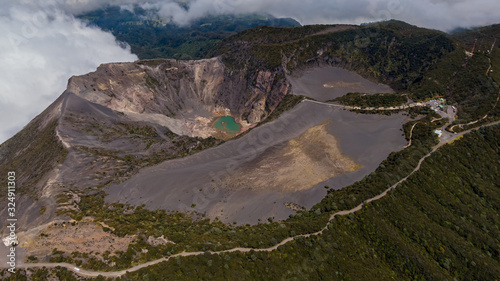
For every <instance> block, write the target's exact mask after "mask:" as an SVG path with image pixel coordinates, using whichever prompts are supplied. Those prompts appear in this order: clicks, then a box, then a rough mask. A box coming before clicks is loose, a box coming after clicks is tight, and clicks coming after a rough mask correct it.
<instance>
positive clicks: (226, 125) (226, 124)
mask: <svg viewBox="0 0 500 281" xmlns="http://www.w3.org/2000/svg"><path fill="white" fill-rule="evenodd" d="M214 127H215V128H216V129H219V130H221V131H224V132H225V133H226V134H228V135H234V134H236V133H238V132H239V131H240V130H241V125H240V124H238V123H236V122H235V121H234V118H233V117H231V116H222V117H219V118H218V119H217V120H215V123H214Z"/></svg>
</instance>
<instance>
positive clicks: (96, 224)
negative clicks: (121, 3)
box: [0, 10, 500, 280]
mask: <svg viewBox="0 0 500 281" xmlns="http://www.w3.org/2000/svg"><path fill="white" fill-rule="evenodd" d="M110 13H115V14H118V15H119V16H122V13H125V12H124V11H119V12H117V11H113V10H110ZM128 16H130V14H129V15H128ZM99 17H101V18H103V17H102V16H99ZM151 24H152V25H157V24H159V23H154V24H153V23H151ZM137 26H139V25H137ZM166 26H168V25H166ZM164 27H165V26H164ZM162 28H163V27H162ZM148 29H149V30H151V27H148ZM486 30H490V29H488V28H486ZM491 30H492V31H491V34H496V32H497V31H496V29H494V28H493V29H491ZM485 32H486V31H485ZM488 32H490V31H488ZM131 34H132V33H131ZM488 34H490V33H488ZM226 35H227V34H226ZM470 36H476V35H463V37H460V36H458V35H453V36H449V35H447V34H444V33H442V32H439V31H434V30H427V29H423V28H419V27H416V26H412V25H409V24H406V23H403V22H399V21H388V22H382V23H377V24H371V25H367V26H353V25H316V26H304V27H286V28H278V27H267V26H258V27H254V28H251V29H248V30H244V31H242V32H240V33H238V34H236V35H231V36H225V37H224V38H222V37H221V38H219V39H220V42H218V43H217V44H216V45H215V44H214V45H215V47H214V48H213V49H211V50H210V51H207V52H206V53H205V54H206V56H208V57H211V58H205V59H201V60H173V59H154V60H142V61H138V62H134V63H116V64H105V65H102V66H100V67H99V68H98V69H97V70H96V71H95V72H93V73H89V74H86V75H82V76H78V77H72V78H71V79H70V80H69V82H68V88H67V90H66V91H65V92H64V93H63V94H62V95H61V97H60V98H59V99H58V100H56V101H55V102H54V103H53V105H51V106H50V107H49V108H48V109H47V110H46V111H44V112H43V113H41V114H40V115H39V116H38V117H37V118H35V119H34V120H33V121H32V122H31V123H30V124H28V126H27V127H26V128H25V129H23V130H22V131H21V132H19V133H18V134H17V135H16V136H14V137H13V138H12V139H10V140H8V141H7V142H5V143H4V144H2V145H1V146H0V171H1V172H4V173H5V172H6V171H10V170H16V171H22V172H19V174H20V177H19V182H18V183H19V185H20V186H22V188H20V189H19V191H18V192H19V199H18V200H19V202H23V203H24V202H27V203H24V204H26V205H25V206H29V207H28V208H23V210H22V211H20V212H19V216H20V222H22V229H20V231H22V232H21V234H20V237H21V240H22V241H23V242H22V244H21V247H23V249H24V251H26V252H25V253H27V254H28V255H29V257H26V260H27V261H30V262H40V263H43V264H44V265H46V267H47V268H43V269H35V268H33V267H31V266H30V264H29V263H28V264H26V265H24V266H23V268H29V269H27V270H25V269H22V270H19V271H18V272H17V273H16V275H12V276H10V277H8V276H9V275H8V273H6V272H5V271H2V273H0V274H1V276H2V278H5V279H7V278H9V279H10V280H24V279H23V278H25V277H26V276H30V277H29V278H31V280H46V279H48V278H49V276H52V277H54V278H58V279H60V280H77V279H76V278H75V276H76V275H79V276H80V275H81V276H87V277H88V276H97V275H98V274H102V275H103V276H100V277H97V278H95V280H104V279H105V278H104V276H106V277H110V278H111V277H118V280H140V279H143V280H169V279H175V280H193V279H200V280H204V279H215V280H227V279H242V280H265V279H277V280H282V279H283V280H288V279H296V280H317V279H329V280H330V279H332V280H387V279H395V280H453V279H456V280H497V279H498V276H500V267H499V264H500V248H499V245H500V240H499V237H500V233H499V229H500V219H499V218H500V208H499V206H500V204H499V203H500V201H499V196H498V194H499V190H498V189H499V187H500V181H499V180H500V178H499V177H498V171H497V170H498V164H499V163H500V142H499V141H498V140H499V139H500V127H499V125H495V126H488V127H483V128H481V129H479V130H477V131H471V132H469V133H467V134H463V135H461V134H459V132H463V131H465V130H468V129H470V128H471V127H474V126H482V125H485V124H488V123H491V122H494V121H498V119H499V118H498V117H499V112H500V111H499V108H498V107H497V106H496V105H497V101H498V97H499V85H498V84H499V82H500V76H498V75H499V74H498V73H500V71H496V69H497V67H498V68H499V69H500V49H499V48H498V47H494V48H493V50H492V52H491V53H489V54H488V53H484V52H476V53H474V55H473V56H472V57H468V56H466V54H465V50H466V48H468V44H469V43H468V41H467V40H468V39H466V38H470ZM219 39H218V40H219ZM203 40H204V39H203ZM212 43H213V42H212ZM155 44H156V43H154V44H152V45H150V46H147V48H145V50H146V49H147V50H154V49H155V48H156V47H155V46H156V45H155ZM148 52H149V51H148ZM201 53H202V52H200V53H198V54H199V55H201ZM335 67H340V68H343V69H341V70H342V71H346V70H348V71H352V72H354V73H351V74H352V76H353V77H356V78H355V79H357V80H356V81H355V82H349V83H344V84H348V85H351V84H356V83H357V84H359V85H361V84H366V85H371V84H369V83H371V82H376V83H384V84H386V85H379V86H381V88H382V89H388V90H391V91H392V90H393V92H394V93H390V94H387V95H381V94H377V93H372V94H373V96H370V97H371V98H370V99H366V100H361V99H360V97H361V96H360V95H361V94H366V93H357V94H356V93H352V92H351V93H348V92H349V91H348V90H345V93H344V95H345V96H343V97H341V98H339V100H343V101H344V102H346V103H348V104H349V102H351V103H354V104H360V103H361V104H362V105H370V106H374V107H381V109H380V111H378V110H373V112H365V113H373V114H357V113H354V112H350V111H348V110H346V109H347V108H346V107H343V106H342V105H339V104H331V103H325V102H323V100H317V101H314V100H304V97H301V96H298V95H296V94H297V92H296V90H297V88H296V87H295V88H294V86H293V85H294V84H293V83H292V82H293V81H297V80H300V79H299V78H300V77H303V75H304V73H306V72H307V71H309V70H311V69H314V71H318V72H316V73H319V72H321V71H325V72H326V70H324V69H329V68H335ZM491 69H493V70H494V71H493V72H491V71H489V70H491ZM331 73H340V72H339V71H337V72H331ZM357 74H359V75H361V76H359V75H357ZM339 77H340V75H339ZM336 78H338V77H335V78H332V77H328V78H327V79H328V81H326V82H327V83H323V82H321V83H319V82H317V81H316V83H319V87H321V88H329V87H333V86H332V85H338V84H339V83H340V82H339V81H335V79H336ZM338 79H341V78H338ZM365 79H368V80H370V81H371V82H370V81H365ZM318 81H320V80H318ZM329 82H331V83H329ZM337 82H338V83H337ZM325 85H326V86H325ZM316 86H318V85H316ZM389 86H390V87H389ZM346 88H347V89H349V87H346ZM353 88H354V87H353ZM437 97H444V98H446V100H447V101H446V102H447V104H448V105H454V106H456V107H457V108H458V118H459V119H458V120H455V121H453V120H447V119H446V118H442V116H443V115H439V114H438V113H436V112H434V111H432V110H430V109H429V108H422V107H420V105H421V104H418V106H419V107H414V108H407V109H405V111H404V112H399V113H397V112H393V111H390V110H388V111H387V112H384V113H386V114H388V115H389V116H385V115H377V114H376V113H380V112H383V111H384V107H385V106H392V105H396V104H401V103H404V102H405V101H407V100H408V98H409V99H411V100H414V101H420V100H427V99H431V98H437ZM324 100H328V99H327V98H325V99H324ZM364 102H366V103H364ZM449 110H451V106H450V107H449ZM391 114H392V115H391ZM220 117H230V119H229V120H230V121H234V123H236V124H237V125H239V127H238V129H236V130H238V131H236V133H235V134H234V135H233V134H229V133H228V131H224V130H221V129H216V128H215V123H216V122H217V121H219V118H220ZM225 120H226V119H225ZM452 122H453V123H452ZM220 123H223V126H229V124H228V123H230V122H226V121H224V122H223V121H221V122H220ZM448 125H450V126H448ZM453 125H456V126H454V127H452V126H453ZM454 128H455V129H454ZM445 129H447V130H448V131H446V130H445ZM436 130H443V132H442V135H440V136H439V137H438V134H437V133H436ZM450 140H452V141H450ZM448 141H450V142H448ZM369 158H371V159H370V161H369V162H363V161H368V160H367V159H369ZM384 159H385V160H384ZM360 163H361V164H360ZM360 171H362V172H363V173H364V174H363V173H360ZM288 174H291V176H287V175H288ZM352 174H356V175H357V176H358V177H359V178H356V177H351V176H352ZM262 175H264V176H262ZM337 177H339V178H340V179H341V180H338V181H336V178H337ZM353 179H356V180H353ZM359 179H361V180H359ZM3 180H4V179H3ZM292 180H293V182H291V181H292ZM351 180H352V181H351ZM2 184H4V185H5V183H2ZM391 187H394V188H395V189H394V190H390V188H391ZM385 191H387V193H384V192H385ZM385 194H387V195H386V196H384V195H385ZM0 198H1V195H0ZM375 199H376V200H375ZM370 200H375V201H370ZM368 201H370V202H368ZM299 203H300V204H299ZM189 204H191V205H189ZM363 204H364V205H363ZM359 206H361V207H359ZM358 207H359V208H358ZM5 213H6V208H4V209H3V210H2V215H3V214H5ZM249 214H250V215H249ZM270 214H271V215H270ZM274 214H276V216H274ZM334 215H335V216H334ZM248 217H251V219H252V220H250V219H248ZM245 219H247V220H245ZM240 221H243V223H240ZM44 223H48V224H47V225H43V226H42V227H41V228H35V227H36V226H40V225H42V224H44ZM4 228H5V227H4ZM89 229H90V230H92V229H94V233H92V234H93V235H89V234H88V231H90V230H89ZM85 231H87V232H85ZM82 233H84V234H82ZM85 233H86V234H85ZM110 241H111V242H110ZM79 243H81V244H79ZM74 245H84V246H82V247H79V248H76V247H77V246H74ZM278 246H279V247H278ZM273 247H274V248H273ZM214 252H217V253H214ZM167 259H168V260H167ZM148 262H150V263H151V264H152V265H150V266H147V267H145V268H142V269H141V268H140V267H141V266H140V265H142V264H146V263H148ZM65 263H67V264H65ZM56 265H57V267H56ZM146 265H147V264H146ZM75 266H76V267H79V268H80V269H78V270H76V269H74V267H75ZM132 269H133V270H132ZM80 270H81V271H80ZM87 270H88V271H87ZM85 272H87V275H85V274H86V273H85ZM89 272H90V273H89ZM77 273H78V274H77ZM78 278H80V277H78ZM9 279H7V280H9ZM81 279H83V277H81ZM89 279H90V278H89Z"/></svg>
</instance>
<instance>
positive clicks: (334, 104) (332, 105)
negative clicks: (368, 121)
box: [302, 99, 426, 111]
mask: <svg viewBox="0 0 500 281" xmlns="http://www.w3.org/2000/svg"><path fill="white" fill-rule="evenodd" d="M302 102H312V103H316V104H322V105H326V106H330V107H340V108H344V109H347V110H368V111H375V110H403V109H408V108H411V107H417V106H425V105H426V103H425V102H411V103H405V104H403V105H399V106H390V107H361V106H350V105H343V104H338V103H328V102H321V101H315V100H309V99H305V100H303V101H302Z"/></svg>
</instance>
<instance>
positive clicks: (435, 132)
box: [434, 130, 443, 137]
mask: <svg viewBox="0 0 500 281" xmlns="http://www.w3.org/2000/svg"><path fill="white" fill-rule="evenodd" d="M434 134H436V135H438V137H441V135H442V134H443V130H435V131H434Z"/></svg>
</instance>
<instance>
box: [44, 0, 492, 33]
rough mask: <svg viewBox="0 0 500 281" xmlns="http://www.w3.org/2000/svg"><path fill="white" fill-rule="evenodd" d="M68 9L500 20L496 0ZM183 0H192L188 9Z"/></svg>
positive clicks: (147, 1) (428, 21) (188, 15)
mask: <svg viewBox="0 0 500 281" xmlns="http://www.w3.org/2000/svg"><path fill="white" fill-rule="evenodd" d="M52 1H60V2H61V3H63V4H62V6H63V7H64V8H65V9H66V10H67V11H70V12H73V13H80V12H85V11H89V10H92V9H96V8H98V7H103V6H105V5H128V7H130V5H132V4H141V5H145V6H146V7H156V8H157V9H159V14H160V15H162V16H164V17H171V18H172V19H173V20H174V22H176V23H178V24H180V25H184V24H188V23H189V22H190V21H191V20H193V19H197V18H200V17H202V16H205V15H217V14H239V13H251V12H261V13H270V14H272V15H274V16H279V17H292V18H295V19H296V20H298V21H299V22H301V23H302V24H320V23H354V24H357V23H362V22H367V21H375V20H383V19H399V20H403V21H407V22H409V23H412V24H415V25H419V26H423V27H428V28H434V29H440V30H445V31H446V30H451V29H453V28H455V27H458V26H462V27H471V26H481V25H487V24H493V23H498V22H500V16H499V14H498V10H499V9H500V2H499V1H498V0H476V1H466V0H421V1H414V0H252V1H250V0H52ZM179 3H189V9H188V10H185V9H184V8H182V7H181V5H179Z"/></svg>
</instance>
